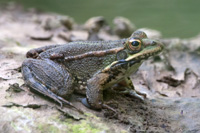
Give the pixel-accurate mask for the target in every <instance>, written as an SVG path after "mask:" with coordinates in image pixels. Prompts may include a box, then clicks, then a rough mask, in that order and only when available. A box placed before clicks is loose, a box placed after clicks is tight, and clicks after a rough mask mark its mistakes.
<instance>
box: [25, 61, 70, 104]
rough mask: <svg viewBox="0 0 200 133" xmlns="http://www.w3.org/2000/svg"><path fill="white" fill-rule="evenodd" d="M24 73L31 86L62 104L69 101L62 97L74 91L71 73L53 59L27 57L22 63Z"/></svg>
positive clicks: (27, 82) (26, 81)
mask: <svg viewBox="0 0 200 133" xmlns="http://www.w3.org/2000/svg"><path fill="white" fill-rule="evenodd" d="M22 75H23V78H24V80H25V83H26V84H27V85H28V86H29V87H31V88H32V89H34V90H36V91H38V92H39V93H42V94H44V95H46V96H48V97H50V98H52V99H54V100H56V101H57V102H59V103H60V104H61V105H62V102H64V103H65V102H67V101H65V100H64V99H63V98H61V97H66V96H67V95H69V94H71V93H72V92H73V89H72V88H73V87H72V83H73V82H72V77H71V75H70V74H69V73H68V72H67V71H66V70H65V69H64V68H62V67H61V66H60V65H59V64H57V63H55V62H53V61H51V60H48V59H46V60H37V59H26V60H25V61H24V62H23V64H22ZM59 96H61V97H59ZM66 104H68V103H66Z"/></svg>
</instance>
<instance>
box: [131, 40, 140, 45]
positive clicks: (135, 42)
mask: <svg viewBox="0 0 200 133" xmlns="http://www.w3.org/2000/svg"><path fill="white" fill-rule="evenodd" d="M131 44H132V45H133V46H138V45H139V44H140V43H139V42H138V41H133V42H132V43H131Z"/></svg>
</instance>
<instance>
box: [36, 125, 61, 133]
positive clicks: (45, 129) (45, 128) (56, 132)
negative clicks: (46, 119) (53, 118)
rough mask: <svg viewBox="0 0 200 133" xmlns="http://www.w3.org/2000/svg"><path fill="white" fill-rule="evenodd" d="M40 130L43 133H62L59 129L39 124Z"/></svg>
mask: <svg viewBox="0 0 200 133" xmlns="http://www.w3.org/2000/svg"><path fill="white" fill-rule="evenodd" d="M38 130H40V131H41V132H42V133H45V132H48V133H59V132H60V129H59V128H57V127H56V126H54V125H50V124H38Z"/></svg>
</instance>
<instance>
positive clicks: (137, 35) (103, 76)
mask: <svg viewBox="0 0 200 133" xmlns="http://www.w3.org/2000/svg"><path fill="white" fill-rule="evenodd" d="M162 49H163V45H162V43H161V42H159V41H156V40H152V39H148V38H147V35H146V34H145V33H144V32H142V31H136V32H134V33H133V34H132V35H131V36H130V37H129V38H127V39H121V40H116V41H78V42H70V43H67V44H64V45H50V46H45V47H41V48H36V49H32V50H30V51H28V52H27V55H26V56H27V58H28V59H26V60H25V61H24V62H23V64H22V74H23V78H24V81H25V84H26V85H28V86H29V87H30V88H32V89H33V90H36V91H38V92H39V93H42V94H44V95H46V96H48V97H50V98H52V99H54V100H55V101H57V102H58V103H60V104H61V105H62V104H63V103H64V104H68V105H70V106H72V107H74V106H73V105H72V104H71V103H70V102H69V101H67V100H66V98H67V97H68V96H69V95H70V94H72V93H73V92H74V90H75V91H79V92H82V93H85V94H86V98H84V99H82V103H83V104H84V105H85V106H87V107H89V108H93V109H101V108H103V107H108V106H106V105H105V104H104V103H103V91H104V90H105V89H109V88H111V87H112V86H113V85H115V84H120V83H123V85H124V87H125V88H126V90H124V92H125V93H127V94H130V95H133V96H135V97H138V98H140V99H143V98H144V97H145V95H144V94H142V93H139V92H137V91H135V90H134V86H133V84H132V82H131V80H130V78H129V76H130V75H131V74H133V73H135V72H136V71H137V70H138V68H139V67H140V65H141V64H142V62H143V61H144V60H147V59H148V58H149V57H151V56H153V55H156V54H158V53H159V52H161V51H162Z"/></svg>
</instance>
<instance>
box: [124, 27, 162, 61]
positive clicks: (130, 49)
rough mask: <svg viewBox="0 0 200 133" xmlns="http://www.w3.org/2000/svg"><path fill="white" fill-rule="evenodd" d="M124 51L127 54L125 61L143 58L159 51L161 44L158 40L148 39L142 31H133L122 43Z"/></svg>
mask: <svg viewBox="0 0 200 133" xmlns="http://www.w3.org/2000/svg"><path fill="white" fill-rule="evenodd" d="M124 47H125V49H124V52H126V54H127V58H126V59H125V60H126V61H131V60H133V59H134V60H145V59H148V58H149V57H150V56H153V55H156V54H158V53H160V52H161V51H162V49H163V44H162V43H161V42H159V41H156V40H152V39H148V38H147V35H146V34H145V33H144V32H142V31H136V32H134V33H133V34H132V35H131V37H130V38H129V39H128V40H127V41H126V42H125V43H124Z"/></svg>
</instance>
